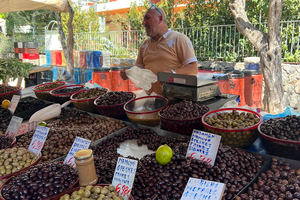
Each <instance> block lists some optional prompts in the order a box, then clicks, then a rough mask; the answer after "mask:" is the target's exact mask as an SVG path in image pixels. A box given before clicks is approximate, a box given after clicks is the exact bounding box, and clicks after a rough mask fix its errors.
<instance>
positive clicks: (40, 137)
mask: <svg viewBox="0 0 300 200" xmlns="http://www.w3.org/2000/svg"><path fill="white" fill-rule="evenodd" d="M49 130H50V129H49V128H48V127H44V126H38V127H37V128H36V130H35V132H34V134H33V136H32V139H31V142H30V145H29V147H28V151H30V152H32V153H34V154H35V155H36V156H38V155H39V154H40V152H41V151H42V148H43V146H44V144H45V141H46V139H47V136H48V133H49Z"/></svg>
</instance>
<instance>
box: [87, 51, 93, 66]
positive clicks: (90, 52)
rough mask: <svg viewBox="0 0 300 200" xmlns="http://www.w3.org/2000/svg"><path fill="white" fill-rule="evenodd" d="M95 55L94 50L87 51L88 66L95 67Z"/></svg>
mask: <svg viewBox="0 0 300 200" xmlns="http://www.w3.org/2000/svg"><path fill="white" fill-rule="evenodd" d="M93 57H94V55H93V51H87V52H86V64H87V68H94V63H93Z"/></svg>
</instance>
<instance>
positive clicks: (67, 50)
mask: <svg viewBox="0 0 300 200" xmlns="http://www.w3.org/2000/svg"><path fill="white" fill-rule="evenodd" d="M68 10H69V19H68V39H66V35H65V33H64V31H63V26H62V21H61V13H60V12H55V16H56V21H57V25H58V31H59V35H60V42H61V45H62V47H63V51H64V55H65V57H66V64H67V70H68V72H70V73H71V74H72V76H73V73H74V62H73V46H74V34H73V25H72V22H73V18H74V11H73V9H72V7H71V5H70V3H69V2H68ZM66 42H67V43H66Z"/></svg>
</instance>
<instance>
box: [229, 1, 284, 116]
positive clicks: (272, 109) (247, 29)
mask: <svg viewBox="0 0 300 200" xmlns="http://www.w3.org/2000/svg"><path fill="white" fill-rule="evenodd" d="M229 6H230V9H231V11H232V13H233V15H234V18H235V24H236V26H237V29H238V30H239V32H241V33H242V34H243V35H244V36H245V37H246V38H248V39H249V41H250V42H251V43H252V44H253V46H254V47H255V48H256V50H257V51H258V52H259V54H260V66H261V69H262V72H263V76H264V82H265V88H264V99H263V109H264V110H265V111H267V112H269V113H279V112H282V111H283V109H284V105H282V101H283V86H282V69H281V46H282V44H281V35H280V18H281V14H282V0H269V16H268V34H266V33H263V32H262V31H260V30H258V29H256V28H255V27H254V26H253V25H252V24H251V23H250V21H249V19H248V17H247V14H246V11H245V0H233V2H232V3H230V5H229Z"/></svg>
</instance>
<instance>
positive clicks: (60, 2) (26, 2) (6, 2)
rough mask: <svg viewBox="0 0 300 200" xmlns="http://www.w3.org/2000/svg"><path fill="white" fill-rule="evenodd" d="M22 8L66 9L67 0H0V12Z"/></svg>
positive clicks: (64, 10) (21, 9) (61, 10)
mask: <svg viewBox="0 0 300 200" xmlns="http://www.w3.org/2000/svg"><path fill="white" fill-rule="evenodd" d="M23 10H53V11H60V12H67V11H68V0H1V1H0V13H4V12H16V11H23Z"/></svg>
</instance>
